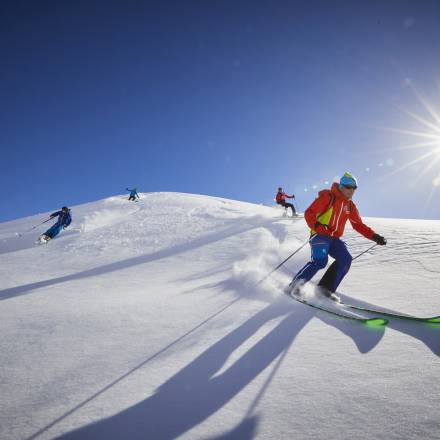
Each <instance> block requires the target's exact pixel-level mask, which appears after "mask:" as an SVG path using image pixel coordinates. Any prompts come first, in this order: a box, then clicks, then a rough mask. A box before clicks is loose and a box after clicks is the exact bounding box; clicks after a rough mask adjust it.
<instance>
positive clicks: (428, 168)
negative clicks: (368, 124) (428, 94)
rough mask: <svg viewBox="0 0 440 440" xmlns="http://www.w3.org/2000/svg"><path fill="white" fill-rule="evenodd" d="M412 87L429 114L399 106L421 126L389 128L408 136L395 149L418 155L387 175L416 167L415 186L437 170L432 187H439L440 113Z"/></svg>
mask: <svg viewBox="0 0 440 440" xmlns="http://www.w3.org/2000/svg"><path fill="white" fill-rule="evenodd" d="M412 89H413V91H414V93H415V95H416V97H417V99H418V101H419V102H420V103H421V104H422V106H423V108H424V110H425V111H426V114H427V116H420V115H418V114H416V113H414V112H412V111H409V110H406V109H402V108H399V109H400V110H401V111H403V112H404V113H405V114H407V115H408V116H409V117H410V118H411V119H412V120H413V121H416V122H417V124H418V126H419V128H416V129H415V130H404V129H398V128H388V130H391V131H394V132H396V133H400V134H403V135H406V136H407V137H408V143H407V144H405V145H402V146H400V147H397V148H395V149H393V150H414V151H415V153H416V155H415V157H414V158H413V159H412V160H410V161H409V162H407V163H405V164H403V165H402V166H400V167H399V168H397V169H395V170H393V171H392V172H391V173H389V174H387V176H386V177H388V176H390V175H393V174H397V173H399V172H401V171H403V170H406V169H414V170H417V176H416V177H415V178H414V179H412V181H411V182H410V184H411V185H412V186H415V185H416V184H418V183H419V182H420V180H421V179H422V178H423V177H425V176H426V175H427V174H428V173H429V172H433V171H434V172H435V171H437V173H436V174H437V175H438V176H437V177H435V178H434V179H431V184H432V187H433V188H437V187H439V186H440V181H439V180H440V177H439V176H440V113H439V112H437V111H436V109H435V108H434V106H433V105H432V104H431V103H430V102H429V101H428V100H427V99H426V98H425V97H424V96H422V94H421V93H419V92H418V91H417V90H416V89H415V88H414V87H413V86H412Z"/></svg>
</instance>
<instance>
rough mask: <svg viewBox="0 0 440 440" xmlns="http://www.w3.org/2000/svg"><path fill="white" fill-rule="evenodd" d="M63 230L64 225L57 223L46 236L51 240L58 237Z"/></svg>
mask: <svg viewBox="0 0 440 440" xmlns="http://www.w3.org/2000/svg"><path fill="white" fill-rule="evenodd" d="M62 230H63V225H61V224H59V223H55V224H54V225H53V226H52V227H50V228H49V229H48V230H47V231H46V232H45V233H44V235H47V236H48V237H50V238H54V237H56V236H57V235H58V234H59V233H60V232H61V231H62Z"/></svg>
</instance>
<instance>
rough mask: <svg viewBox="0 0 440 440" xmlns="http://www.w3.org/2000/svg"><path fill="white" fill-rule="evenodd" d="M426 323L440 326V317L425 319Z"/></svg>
mask: <svg viewBox="0 0 440 440" xmlns="http://www.w3.org/2000/svg"><path fill="white" fill-rule="evenodd" d="M426 322H429V323H430V324H440V316H434V317H432V318H428V319H426Z"/></svg>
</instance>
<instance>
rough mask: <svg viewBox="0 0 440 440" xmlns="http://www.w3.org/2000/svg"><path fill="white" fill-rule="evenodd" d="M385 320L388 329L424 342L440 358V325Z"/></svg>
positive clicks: (344, 297) (352, 301)
mask: <svg viewBox="0 0 440 440" xmlns="http://www.w3.org/2000/svg"><path fill="white" fill-rule="evenodd" d="M341 299H342V301H343V302H345V303H347V304H353V305H357V306H361V307H365V308H371V309H376V310H377V309H381V307H380V306H377V305H375V304H370V303H367V302H364V301H359V300H356V299H354V298H351V297H349V296H347V295H341ZM382 310H383V311H386V312H390V313H399V311H396V310H391V309H385V308H382ZM367 315H369V317H372V316H373V315H374V316H380V314H367ZM384 318H386V319H388V321H389V322H388V326H387V327H389V328H392V329H393V330H396V331H398V332H400V333H405V334H407V335H408V336H412V337H413V338H416V339H418V340H419V341H421V342H423V343H424V344H425V345H426V346H427V347H428V348H429V349H430V350H431V351H432V352H433V353H434V354H435V355H436V356H440V337H439V335H440V324H428V323H424V322H418V321H411V320H408V319H401V318H393V317H388V316H384Z"/></svg>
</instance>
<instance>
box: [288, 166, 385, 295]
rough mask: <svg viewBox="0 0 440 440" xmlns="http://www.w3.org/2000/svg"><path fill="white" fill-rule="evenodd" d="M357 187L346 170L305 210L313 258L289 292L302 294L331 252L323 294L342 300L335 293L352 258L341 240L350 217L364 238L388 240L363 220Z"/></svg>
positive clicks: (297, 275) (380, 243)
mask: <svg viewBox="0 0 440 440" xmlns="http://www.w3.org/2000/svg"><path fill="white" fill-rule="evenodd" d="M356 188H357V180H356V178H355V177H354V176H352V175H351V174H350V173H345V174H344V175H343V176H342V178H341V180H340V182H339V184H338V183H336V182H335V183H333V185H332V187H331V189H325V190H322V191H320V192H319V194H318V197H317V198H316V199H315V201H314V202H313V203H312V204H311V205H310V206H309V207H308V208H307V209H306V211H305V213H304V218H305V220H306V222H307V224H308V226H309V227H310V231H311V234H312V236H313V238H312V239H311V240H310V246H311V248H312V258H311V261H309V262H308V263H307V264H306V265H305V266H304V267H303V268H302V269H301V270H300V271H299V272H298V273H297V274H296V275H295V277H294V278H293V280H292V282H291V283H290V284H289V287H288V288H287V290H286V293H289V294H290V295H292V294H293V295H300V294H301V292H300V289H301V286H302V285H303V284H304V283H306V282H308V281H310V280H311V279H312V277H313V276H314V275H315V274H316V272H318V270H320V269H324V268H325V267H326V266H327V262H328V256H329V255H330V256H331V257H333V258H334V259H335V261H334V262H333V263H332V264H331V265H330V267H329V268H328V269H327V271H326V272H325V274H324V276H323V277H322V279H321V281H320V282H319V284H318V286H320V291H321V292H322V293H323V294H324V295H326V296H328V297H330V298H331V299H333V300H334V301H339V298H338V297H337V296H336V295H335V293H334V292H336V289H337V288H338V286H339V284H340V282H341V281H342V279H343V278H344V276H345V275H346V274H347V272H348V270H349V269H350V265H351V261H352V257H351V255H350V253H349V252H348V249H347V246H346V244H345V243H344V242H343V241H342V240H341V239H340V237H341V236H342V235H343V233H344V228H345V223H346V222H347V220H350V223H351V225H352V226H353V229H354V230H355V231H357V232H359V233H360V234H362V235H363V236H364V237H366V238H368V239H370V240H373V241H375V242H376V243H377V244H379V245H385V244H386V243H387V241H386V239H385V238H384V237H382V236H380V235H379V234H376V233H375V232H374V231H373V230H372V229H371V228H369V227H368V226H367V225H365V224H364V223H363V222H362V219H361V217H360V215H359V211H358V210H357V208H356V205H355V204H354V202H353V201H352V200H351V199H352V197H353V194H354V192H355V190H356Z"/></svg>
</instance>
